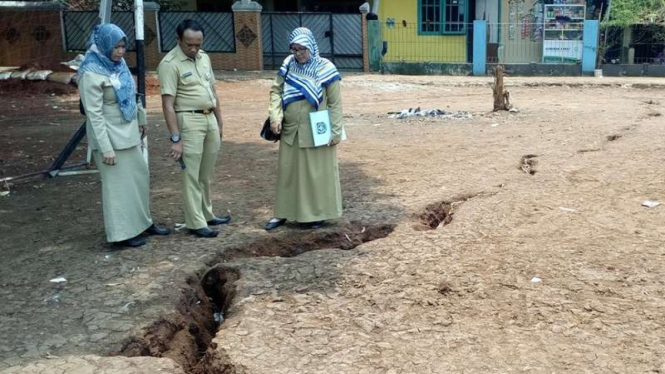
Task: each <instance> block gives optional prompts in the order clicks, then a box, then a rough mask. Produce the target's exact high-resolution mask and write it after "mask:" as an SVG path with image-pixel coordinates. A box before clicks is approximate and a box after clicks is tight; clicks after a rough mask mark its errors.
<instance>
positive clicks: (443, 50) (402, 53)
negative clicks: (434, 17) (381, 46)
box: [379, 0, 474, 62]
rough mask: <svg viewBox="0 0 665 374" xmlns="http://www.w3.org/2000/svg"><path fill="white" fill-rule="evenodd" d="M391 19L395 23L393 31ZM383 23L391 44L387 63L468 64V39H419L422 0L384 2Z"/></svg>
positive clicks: (382, 3) (427, 37) (432, 37)
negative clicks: (420, 3)
mask: <svg viewBox="0 0 665 374" xmlns="http://www.w3.org/2000/svg"><path fill="white" fill-rule="evenodd" d="M470 1H474V0H470ZM388 18H394V19H395V26H394V27H393V28H389V27H388V26H387V25H386V21H387V19H388ZM379 20H380V21H381V22H382V23H383V27H382V33H383V40H385V41H387V42H388V53H387V54H386V55H385V56H384V61H387V62H390V61H404V62H466V35H418V0H382V1H381V3H380V9H379ZM404 24H406V26H404Z"/></svg>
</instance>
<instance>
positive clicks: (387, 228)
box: [116, 222, 395, 374]
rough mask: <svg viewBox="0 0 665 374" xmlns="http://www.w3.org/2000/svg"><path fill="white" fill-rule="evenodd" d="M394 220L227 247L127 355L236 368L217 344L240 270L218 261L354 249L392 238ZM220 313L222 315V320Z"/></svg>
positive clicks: (195, 369)
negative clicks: (224, 265) (174, 309)
mask: <svg viewBox="0 0 665 374" xmlns="http://www.w3.org/2000/svg"><path fill="white" fill-rule="evenodd" d="M394 229H395V225H394V224H385V223H382V224H368V223H360V222H351V223H349V224H346V225H341V226H337V227H335V226H333V227H329V228H326V229H321V230H316V231H303V232H298V231H286V232H284V233H280V234H277V235H266V236H263V237H261V238H259V239H257V240H256V241H254V242H251V243H248V244H247V245H243V246H238V247H232V248H227V249H225V250H224V251H222V252H220V253H219V254H218V255H217V256H215V257H214V258H213V259H212V260H210V261H207V262H206V265H207V266H209V269H208V270H207V271H205V272H204V273H203V274H202V275H201V277H200V279H199V278H198V277H196V276H193V275H192V276H190V277H188V278H187V280H186V284H185V286H184V287H183V288H182V290H181V294H180V295H179V297H178V301H177V306H176V313H174V314H173V315H170V316H165V317H164V318H162V319H160V320H159V321H156V322H154V323H153V324H152V325H150V326H149V327H148V328H146V329H145V330H144V333H143V335H142V336H139V337H134V338H132V339H130V340H129V341H127V342H126V344H125V345H124V347H123V348H122V349H121V350H120V352H116V354H120V355H125V356H130V357H131V356H152V357H168V358H171V359H173V360H174V361H176V362H178V363H179V364H180V365H181V366H182V367H183V369H184V370H185V372H187V373H189V374H231V373H236V368H235V367H234V366H233V365H232V364H231V363H230V360H229V359H228V357H224V356H223V354H222V353H220V352H219V351H218V350H216V348H217V347H216V346H215V344H214V343H211V342H212V340H213V338H214V337H215V334H216V333H217V330H218V328H219V323H220V322H221V321H222V320H223V319H222V318H221V317H223V318H227V315H226V314H227V311H228V310H229V307H230V306H231V304H232V302H233V298H234V297H235V295H236V288H235V282H236V281H237V280H238V279H239V278H240V274H239V273H238V272H236V271H233V270H228V269H226V268H222V267H215V265H217V264H219V263H222V262H227V261H231V260H235V259H242V258H249V257H264V256H273V257H293V256H297V255H300V254H302V253H305V252H308V251H314V250H319V249H330V248H338V249H343V250H348V249H353V248H355V247H357V246H358V245H360V244H362V243H366V242H369V241H372V240H376V239H381V238H385V237H387V236H388V235H389V234H390V233H391V232H393V230H394ZM215 316H218V318H217V319H216V318H215Z"/></svg>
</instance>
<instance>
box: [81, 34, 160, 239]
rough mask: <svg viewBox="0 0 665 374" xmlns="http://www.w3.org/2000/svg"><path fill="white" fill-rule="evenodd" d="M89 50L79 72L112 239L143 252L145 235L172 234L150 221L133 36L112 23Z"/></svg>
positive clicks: (93, 39)
mask: <svg viewBox="0 0 665 374" xmlns="http://www.w3.org/2000/svg"><path fill="white" fill-rule="evenodd" d="M89 44H90V46H89V48H88V51H87V52H86V54H85V59H84V60H83V63H81V67H80V68H79V70H78V75H79V78H78V86H79V93H80V94H81V103H82V105H83V108H84V109H85V114H86V117H87V122H86V134H87V136H88V146H89V147H90V148H91V149H92V155H93V156H94V159H95V163H96V164H97V168H98V169H99V174H100V175H101V178H102V200H103V210H104V227H105V229H106V238H107V240H108V241H109V242H111V243H116V244H119V245H122V246H127V247H140V246H142V245H144V244H146V239H145V237H144V235H168V234H169V233H170V231H169V229H167V228H165V227H159V226H156V225H154V224H153V222H152V218H151V217H150V209H149V204H148V195H149V192H150V175H149V171H148V165H147V164H146V162H145V161H144V158H143V156H142V154H141V150H140V144H141V133H145V125H146V123H145V122H146V121H145V112H144V111H143V106H141V105H137V103H136V88H135V85H134V78H133V77H132V74H131V73H130V72H129V68H128V67H127V64H126V63H125V59H124V58H123V56H124V54H125V51H126V48H127V36H126V35H125V33H124V32H123V31H122V30H121V29H120V28H119V27H118V26H116V25H114V24H112V23H106V24H103V25H98V26H95V29H94V30H93V32H92V36H91V37H90V43H89ZM139 113H140V114H141V116H139ZM139 126H141V127H142V131H141V132H139Z"/></svg>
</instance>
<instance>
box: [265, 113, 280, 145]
mask: <svg viewBox="0 0 665 374" xmlns="http://www.w3.org/2000/svg"><path fill="white" fill-rule="evenodd" d="M261 137H262V138H263V139H265V140H267V141H269V142H275V143H277V141H278V140H279V138H280V137H281V135H280V134H275V133H274V132H272V130H270V117H268V118H266V121H265V122H263V128H262V129H261Z"/></svg>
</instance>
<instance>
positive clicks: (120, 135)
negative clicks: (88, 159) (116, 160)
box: [78, 71, 146, 153]
mask: <svg viewBox="0 0 665 374" xmlns="http://www.w3.org/2000/svg"><path fill="white" fill-rule="evenodd" d="M78 87H79V93H80V94H81V102H83V108H84V109H85V114H86V118H87V121H86V133H87V136H88V143H89V144H90V148H91V149H92V150H99V151H101V152H104V153H105V152H110V151H112V150H114V149H115V150H122V149H128V148H132V147H135V146H137V145H139V144H140V143H141V134H140V132H139V125H145V124H146V116H145V109H143V106H142V105H140V104H137V107H138V111H137V116H136V117H135V118H134V119H133V120H132V121H126V120H125V119H124V118H123V117H122V112H121V111H120V105H118V101H117V98H116V95H115V90H114V89H113V84H111V80H110V79H109V78H108V77H105V76H103V75H100V74H97V73H93V72H90V71H87V72H85V73H83V75H82V76H81V77H80V78H79V81H78Z"/></svg>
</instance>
